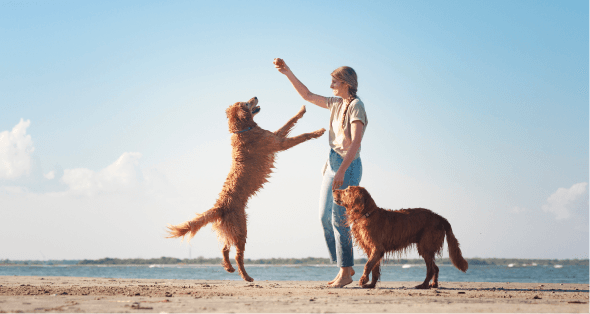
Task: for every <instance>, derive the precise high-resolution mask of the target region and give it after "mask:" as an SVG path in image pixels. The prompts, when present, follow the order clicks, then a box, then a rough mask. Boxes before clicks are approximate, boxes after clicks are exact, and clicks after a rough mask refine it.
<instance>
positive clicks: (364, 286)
mask: <svg viewBox="0 0 590 314" xmlns="http://www.w3.org/2000/svg"><path fill="white" fill-rule="evenodd" d="M362 287H363V288H368V289H373V288H375V284H374V283H370V284H366V285H362Z"/></svg>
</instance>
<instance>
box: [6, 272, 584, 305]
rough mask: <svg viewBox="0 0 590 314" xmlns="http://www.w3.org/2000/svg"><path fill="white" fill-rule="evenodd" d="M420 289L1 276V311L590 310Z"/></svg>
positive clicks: (536, 299) (500, 290)
mask: <svg viewBox="0 0 590 314" xmlns="http://www.w3.org/2000/svg"><path fill="white" fill-rule="evenodd" d="M417 284H418V282H380V283H378V285H377V288H376V289H362V288H360V287H358V285H357V282H354V283H353V284H350V285H348V286H346V287H345V288H342V289H333V288H328V287H327V286H326V285H325V283H324V282H319V281H260V282H253V283H247V282H245V281H215V280H198V279H194V280H167V279H116V278H115V279H109V278H84V277H19V276H0V312H9V313H10V312H21V313H22V312H25V313H34V312H101V313H113V312H116V313H122V312H127V313H129V312H132V313H161V312H167V313H174V312H185V313H186V312H224V313H227V312H238V313H257V312H274V313H276V312H279V313H284V312H321V313H328V312H349V313H350V312H352V313H359V312H371V313H384V312H504V313H505V312H528V313H530V312H536V313H539V312H553V313H555V312H565V313H584V312H585V313H588V312H589V304H588V290H589V289H588V288H589V287H588V285H587V284H546V283H477V282H441V286H440V287H439V288H437V289H430V290H416V289H413V288H412V287H414V286H415V285H417Z"/></svg>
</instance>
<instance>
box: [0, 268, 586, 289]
mask: <svg viewBox="0 0 590 314" xmlns="http://www.w3.org/2000/svg"><path fill="white" fill-rule="evenodd" d="M439 269H440V272H439V281H443V282H444V281H456V282H521V283H579V284H588V283H589V275H588V266H563V267H561V268H555V267H553V266H527V267H507V266H478V265H474V266H469V269H468V270H467V272H466V273H463V272H461V271H459V270H457V269H456V268H455V267H453V266H447V265H439ZM354 270H355V272H356V273H357V274H356V275H355V276H354V277H353V278H354V279H355V280H358V279H359V278H360V274H361V273H362V271H363V266H362V265H360V266H355V267H354ZM246 271H247V272H248V274H249V275H250V276H251V277H252V278H254V279H255V280H256V281H264V280H272V281H287V280H293V281H309V280H311V281H316V280H319V281H329V280H331V279H333V278H334V277H335V276H336V274H337V273H338V268H337V267H336V266H326V265H317V266H313V265H305V266H296V265H282V266H276V265H246ZM0 276H72V277H101V278H138V279H195V280H199V279H201V280H203V279H207V280H242V279H241V277H240V275H239V274H238V273H237V271H236V272H235V273H228V272H226V271H225V270H224V269H223V267H221V266H212V265H207V266H202V265H198V266H195V265H145V266H144V265H140V266H74V265H71V266H49V265H46V266H0ZM425 277H426V266H424V265H406V266H401V265H395V266H389V265H388V266H383V267H382V269H381V281H419V282H421V281H423V280H424V278H425Z"/></svg>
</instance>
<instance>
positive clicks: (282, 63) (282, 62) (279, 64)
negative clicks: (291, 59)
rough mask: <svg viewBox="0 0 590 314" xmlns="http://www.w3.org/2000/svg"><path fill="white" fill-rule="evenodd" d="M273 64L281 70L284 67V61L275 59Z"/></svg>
mask: <svg viewBox="0 0 590 314" xmlns="http://www.w3.org/2000/svg"><path fill="white" fill-rule="evenodd" d="M274 63H275V64H276V65H278V66H279V67H281V68H283V67H285V61H283V59H281V58H276V59H275V62H274Z"/></svg>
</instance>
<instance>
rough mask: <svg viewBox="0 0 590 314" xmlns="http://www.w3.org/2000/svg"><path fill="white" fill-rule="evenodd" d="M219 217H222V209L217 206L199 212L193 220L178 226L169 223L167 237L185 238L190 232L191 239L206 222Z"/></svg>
mask: <svg viewBox="0 0 590 314" xmlns="http://www.w3.org/2000/svg"><path fill="white" fill-rule="evenodd" d="M219 218H221V210H220V209H219V208H216V207H214V208H211V209H210V210H208V211H206V212H204V213H202V214H197V217H195V218H193V219H192V220H189V221H186V222H183V223H181V224H179V225H176V226H173V225H168V236H167V237H166V238H180V237H183V238H184V236H186V235H187V234H188V240H189V241H190V239H192V238H193V237H194V236H195V234H196V233H197V232H198V231H199V230H200V229H201V228H203V227H204V226H205V225H206V224H208V223H211V222H215V221H216V220H218V219H219Z"/></svg>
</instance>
